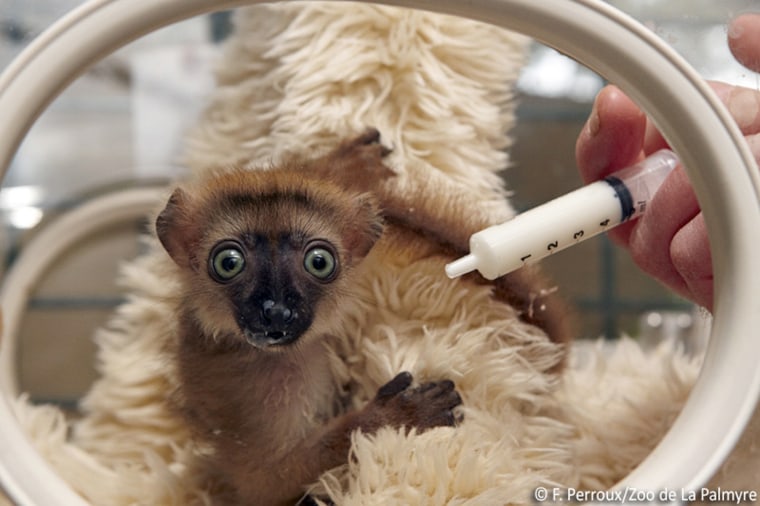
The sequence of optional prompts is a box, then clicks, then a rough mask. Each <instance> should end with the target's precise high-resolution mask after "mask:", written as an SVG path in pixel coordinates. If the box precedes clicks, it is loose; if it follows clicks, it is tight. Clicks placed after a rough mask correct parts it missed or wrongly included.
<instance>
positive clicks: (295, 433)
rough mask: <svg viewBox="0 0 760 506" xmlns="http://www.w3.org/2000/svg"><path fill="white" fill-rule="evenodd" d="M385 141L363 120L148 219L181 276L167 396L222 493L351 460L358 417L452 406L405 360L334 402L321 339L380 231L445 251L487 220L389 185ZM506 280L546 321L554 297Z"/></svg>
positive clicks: (458, 249)
mask: <svg viewBox="0 0 760 506" xmlns="http://www.w3.org/2000/svg"><path fill="white" fill-rule="evenodd" d="M387 153H388V150H387V149H386V148H384V147H383V146H382V145H381V144H380V143H379V134H378V132H377V131H376V130H370V131H368V132H366V133H365V134H363V135H361V136H359V137H357V138H354V139H351V140H348V141H346V142H343V143H342V144H340V145H339V146H338V147H337V148H336V149H334V150H333V151H331V152H330V153H328V154H327V155H325V156H323V157H321V158H316V159H312V160H299V159H293V160H291V161H290V162H288V163H285V164H283V165H282V166H279V167H276V168H273V169H271V170H260V171H259V170H245V169H242V168H241V169H232V170H227V171H223V172H218V173H213V174H211V175H209V176H206V177H204V178H202V180H201V181H199V182H198V183H196V184H195V185H192V186H188V187H184V188H182V187H180V188H178V189H176V190H175V191H174V193H173V194H172V196H171V198H170V199H169V201H168V203H167V205H166V207H165V208H164V209H163V211H162V212H161V213H160V214H159V216H158V218H157V220H156V232H157V235H158V239H159V240H160V242H161V244H162V245H163V247H164V248H165V249H166V251H167V252H168V254H169V255H170V256H171V258H172V259H173V261H174V262H175V263H176V265H177V266H178V267H179V269H178V272H179V273H180V279H181V283H182V285H181V286H182V290H183V295H182V298H181V301H179V304H178V308H179V314H178V320H177V325H176V328H177V342H176V343H175V346H176V348H174V355H175V356H174V357H173V359H174V360H176V369H177V372H178V383H179V387H178V392H177V394H176V396H175V397H174V403H175V404H176V407H177V408H178V410H179V412H180V413H181V415H182V416H183V417H184V419H185V421H186V422H187V424H188V425H189V427H190V429H191V431H192V433H193V434H194V437H196V438H197V439H198V440H199V441H200V442H201V443H203V444H204V445H206V446H207V447H209V448H210V451H209V456H208V462H207V468H208V469H209V470H210V472H214V473H217V476H218V477H219V478H220V479H221V480H222V481H224V482H226V483H227V484H228V485H229V488H230V489H231V490H232V492H230V496H229V497H225V498H224V499H222V501H223V502H224V503H225V504H229V503H232V504H251V505H277V504H293V503H294V502H296V501H298V499H299V498H300V497H301V496H303V494H304V493H305V487H306V486H307V485H308V484H310V483H312V482H314V481H315V480H316V479H317V478H318V477H319V475H320V474H321V473H322V472H324V471H326V470H327V469H330V468H332V467H335V466H337V465H340V464H343V463H345V462H346V461H347V458H348V455H349V448H350V441H351V439H350V438H351V434H352V432H353V431H355V430H361V431H362V432H364V433H373V432H374V431H376V430H377V429H379V428H381V427H384V426H390V427H405V428H406V429H416V430H417V431H424V430H427V429H430V428H433V427H437V426H453V425H455V424H456V422H457V418H458V415H457V413H456V410H455V408H456V407H457V406H458V405H460V403H461V398H460V396H459V394H458V393H457V391H456V389H455V387H454V384H453V383H452V382H451V381H449V380H445V379H444V380H441V381H435V382H430V383H425V384H422V385H419V386H412V376H411V374H409V373H408V372H401V373H399V374H398V375H397V376H396V377H395V378H393V379H391V380H390V381H389V382H388V383H386V384H385V385H384V386H382V387H381V388H379V390H378V391H377V393H376V395H375V396H374V398H373V399H371V400H370V402H369V403H367V404H366V406H364V407H363V408H362V409H360V410H357V411H350V412H347V413H343V414H339V415H337V416H336V415H334V407H335V406H336V398H337V396H338V392H337V389H336V388H335V386H334V385H333V382H332V381H333V380H332V378H331V375H330V369H329V364H328V356H327V352H326V351H325V348H324V346H323V344H324V340H325V339H326V337H327V336H329V335H330V334H331V333H334V332H335V331H336V330H335V329H337V328H338V323H339V322H340V315H341V302H342V301H344V300H346V299H345V298H346V297H351V296H352V285H353V284H354V283H353V278H354V277H355V276H356V275H359V274H360V272H358V270H357V267H358V266H360V263H361V262H362V260H363V259H364V258H365V257H366V256H367V255H368V253H369V252H370V250H371V249H372V248H373V246H374V245H375V244H376V242H378V240H379V239H380V238H381V236H384V237H385V236H387V235H388V234H390V235H393V234H394V233H395V232H394V230H401V234H402V235H403V234H404V233H407V234H408V233H409V231H410V230H411V231H413V232H414V234H416V235H419V234H418V233H419V232H422V235H423V236H424V237H425V241H427V243H429V244H431V245H433V246H431V247H432V248H433V249H434V250H435V251H438V252H443V253H444V254H446V253H450V256H451V257H452V258H453V257H455V256H459V255H461V254H462V253H464V252H465V250H466V247H467V238H468V237H469V235H470V234H471V233H472V232H474V231H476V230H478V229H480V228H482V226H484V225H485V224H481V223H470V224H468V223H466V220H465V219H463V217H462V216H461V215H460V216H457V215H456V214H457V213H460V212H462V210H463V209H466V207H467V206H469V205H470V204H471V203H472V202H470V201H468V199H467V198H463V199H453V200H452V199H451V198H450V197H451V196H450V195H449V196H447V197H446V199H447V203H449V204H451V203H452V202H454V201H456V203H455V204H453V205H449V206H448V207H447V210H446V211H444V210H443V209H441V208H440V206H439V204H440V202H439V201H438V200H436V199H435V198H432V197H430V196H429V195H428V193H429V192H427V191H426V190H425V188H424V187H423V186H422V182H420V183H419V185H418V186H419V187H415V186H414V183H412V188H413V189H414V188H416V189H415V190H414V192H415V193H414V194H410V193H408V192H407V193H406V194H404V195H402V194H398V193H397V192H394V191H393V189H392V188H391V187H389V186H385V185H384V184H383V181H386V180H388V179H392V178H393V177H394V176H393V173H392V171H391V170H390V169H388V168H387V167H386V166H385V165H384V164H383V158H384V157H385V155H387ZM434 190H435V191H436V192H437V191H440V188H435V189H434ZM381 206H382V207H381ZM412 208H413V209H412ZM468 214H469V213H468ZM514 281H515V280H513V282H512V283H511V284H510V283H509V282H508V280H505V279H502V280H501V281H499V282H497V283H496V284H495V285H494V286H495V289H494V291H495V295H496V297H499V298H501V299H504V300H507V301H508V302H510V303H512V304H517V305H518V306H521V308H522V309H524V310H526V311H525V315H526V318H530V319H532V321H535V322H537V323H539V324H542V323H549V324H548V325H547V326H546V327H547V329H548V331H549V333H550V334H551V333H553V332H555V331H557V330H558V329H559V326H557V325H555V324H554V323H553V318H550V317H547V315H549V314H550V312H551V308H549V309H548V310H545V311H537V312H536V311H530V314H528V311H527V309H528V304H529V303H530V305H531V306H532V299H530V296H529V295H528V293H527V292H526V290H527V284H526V283H527V282H526V281H523V280H521V279H518V280H517V283H515V282H514ZM529 299H530V300H529ZM560 338H561V337H560Z"/></svg>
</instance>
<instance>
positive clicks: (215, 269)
mask: <svg viewBox="0 0 760 506" xmlns="http://www.w3.org/2000/svg"><path fill="white" fill-rule="evenodd" d="M209 267H210V273H211V276H212V277H213V278H214V279H216V280H217V281H219V282H225V281H229V280H231V279H232V278H234V277H235V276H237V275H238V274H240V273H241V272H243V269H244V268H245V256H244V255H243V251H242V249H241V248H240V246H238V245H237V244H236V243H234V242H225V243H222V244H219V245H218V246H217V247H216V248H214V250H213V251H212V253H211V257H210V258H209Z"/></svg>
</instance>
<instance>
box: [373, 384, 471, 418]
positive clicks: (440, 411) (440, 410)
mask: <svg viewBox="0 0 760 506" xmlns="http://www.w3.org/2000/svg"><path fill="white" fill-rule="evenodd" d="M411 383H412V375H411V374H410V373H408V372H402V373H400V374H398V375H397V376H396V377H395V378H393V379H392V380H391V381H389V382H388V383H386V384H385V385H383V386H382V387H380V389H379V390H378V392H377V395H376V396H375V399H374V400H373V404H374V406H373V409H375V410H377V411H378V413H377V414H378V415H380V417H381V418H382V419H383V420H384V421H385V422H386V424H387V425H391V426H395V427H402V426H403V427H406V428H408V429H412V428H415V429H417V430H419V431H424V430H427V429H430V428H433V427H441V426H450V427H452V426H455V425H456V424H457V423H459V422H461V420H462V417H461V415H460V414H458V413H456V412H455V408H456V407H457V406H459V405H461V404H462V398H461V397H460V395H459V393H458V392H457V391H456V386H455V385H454V382H453V381H450V380H442V381H432V382H429V383H423V384H422V385H419V386H417V387H414V388H412V387H411Z"/></svg>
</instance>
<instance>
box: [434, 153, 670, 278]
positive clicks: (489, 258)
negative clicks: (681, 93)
mask: <svg viewBox="0 0 760 506" xmlns="http://www.w3.org/2000/svg"><path fill="white" fill-rule="evenodd" d="M677 164H678V159H677V158H676V156H675V155H674V154H673V153H672V152H671V151H668V150H662V151H659V152H657V153H655V154H654V155H652V156H650V157H649V158H647V159H645V160H643V161H642V162H640V163H638V164H636V165H633V166H631V167H627V168H625V169H623V170H621V171H618V172H616V173H614V174H612V175H611V176H610V177H608V178H606V179H604V180H602V181H597V182H595V183H592V184H590V185H587V186H584V187H583V188H580V189H578V190H575V191H574V192H571V193H568V194H566V195H563V196H561V197H558V198H556V199H554V200H552V201H550V202H547V203H546V204H543V205H541V206H539V207H536V208H533V209H531V210H530V211H527V212H524V213H522V214H520V215H518V216H517V217H515V218H514V219H512V220H510V221H507V222H505V223H502V224H500V225H496V226H493V227H490V228H487V229H485V230H482V231H480V232H477V233H475V234H473V235H472V236H471V237H470V253H471V254H470V255H468V257H466V258H467V260H466V261H464V260H463V261H461V262H460V261H458V262H453V263H452V264H450V265H449V266H448V268H447V272H448V273H449V275H450V276H456V275H461V274H462V273H464V272H467V271H468V270H471V267H474V268H476V269H477V270H478V271H480V273H481V275H483V277H485V278H487V279H495V278H497V277H499V276H503V275H504V274H507V273H509V272H512V271H513V270H515V269H518V268H520V267H522V266H523V265H526V264H530V263H534V262H536V261H538V260H540V259H542V258H545V257H547V256H549V255H552V254H554V253H556V252H558V251H562V250H563V249H565V248H567V247H569V246H572V245H574V244H577V243H579V242H581V241H584V240H586V239H588V238H590V237H593V236H595V235H597V234H599V233H601V232H604V231H606V230H609V229H611V228H613V227H615V226H616V225H619V224H620V223H622V222H623V221H626V220H628V219H631V218H633V217H636V216H638V215H639V214H641V213H643V212H644V210H645V209H646V206H647V204H648V202H649V201H650V200H651V198H652V196H653V195H654V192H655V191H657V188H659V186H660V185H661V184H662V182H663V181H664V180H665V178H666V177H667V175H668V174H669V173H670V172H671V171H672V170H673V168H675V166H676V165H677Z"/></svg>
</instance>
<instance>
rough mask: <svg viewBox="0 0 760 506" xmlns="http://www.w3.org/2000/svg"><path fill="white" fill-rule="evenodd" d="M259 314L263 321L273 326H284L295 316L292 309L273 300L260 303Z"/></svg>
mask: <svg viewBox="0 0 760 506" xmlns="http://www.w3.org/2000/svg"><path fill="white" fill-rule="evenodd" d="M261 314H262V316H263V317H264V322H265V323H266V324H268V325H272V326H274V327H285V326H287V325H289V324H290V323H291V322H292V321H293V318H294V317H295V314H294V313H293V310H292V309H290V308H289V307H287V306H286V305H285V304H282V303H280V302H275V301H273V300H265V301H264V302H263V303H262V304H261Z"/></svg>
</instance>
